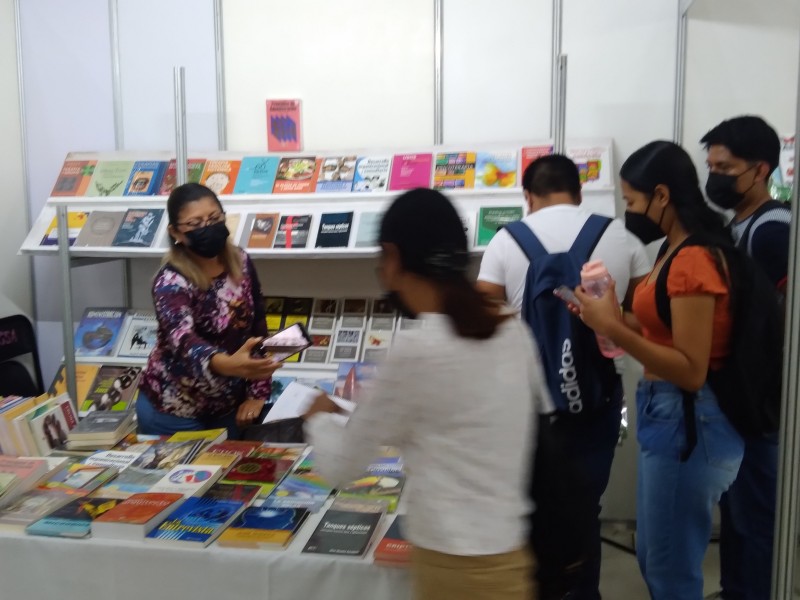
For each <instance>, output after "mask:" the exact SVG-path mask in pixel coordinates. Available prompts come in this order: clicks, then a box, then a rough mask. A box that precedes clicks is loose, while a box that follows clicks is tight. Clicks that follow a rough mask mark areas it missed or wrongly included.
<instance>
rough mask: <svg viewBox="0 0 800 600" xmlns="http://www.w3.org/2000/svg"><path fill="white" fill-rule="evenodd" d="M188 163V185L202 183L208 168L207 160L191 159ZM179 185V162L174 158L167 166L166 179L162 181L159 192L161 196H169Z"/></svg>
mask: <svg viewBox="0 0 800 600" xmlns="http://www.w3.org/2000/svg"><path fill="white" fill-rule="evenodd" d="M186 162H187V171H188V173H187V175H186V183H200V179H201V177H202V176H203V169H205V166H206V159H205V158H190V159H189V160H188V161H186ZM177 185H178V168H177V161H176V160H175V159H174V158H173V159H172V160H170V161H169V164H168V165H167V169H166V172H165V173H164V177H163V179H162V180H161V186H160V187H159V190H158V195H159V196H169V195H170V193H172V190H174V189H175V186H177Z"/></svg>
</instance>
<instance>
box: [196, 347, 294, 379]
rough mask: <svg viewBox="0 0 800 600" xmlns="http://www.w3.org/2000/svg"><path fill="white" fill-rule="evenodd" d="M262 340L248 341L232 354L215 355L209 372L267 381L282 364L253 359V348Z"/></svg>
mask: <svg viewBox="0 0 800 600" xmlns="http://www.w3.org/2000/svg"><path fill="white" fill-rule="evenodd" d="M261 341H262V338H257V337H253V338H250V339H248V340H247V341H246V342H245V343H244V344H242V346H241V348H239V349H238V350H237V351H236V352H234V353H233V354H215V355H214V356H213V357H212V358H211V370H212V371H214V372H215V373H217V374H219V375H224V376H227V377H241V378H242V379H269V378H270V377H272V374H273V373H275V371H277V370H278V369H280V368H281V367H282V366H283V364H282V363H280V362H277V361H274V360H272V359H271V358H258V357H253V356H252V352H253V348H255V346H256V345H257V344H260V343H261Z"/></svg>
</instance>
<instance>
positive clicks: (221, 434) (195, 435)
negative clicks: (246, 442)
mask: <svg viewBox="0 0 800 600" xmlns="http://www.w3.org/2000/svg"><path fill="white" fill-rule="evenodd" d="M227 437H228V430H227V429H225V428H224V427H223V428H221V429H206V430H203V431H179V432H178V433H175V434H173V435H172V437H170V438H169V439H168V440H167V441H168V442H194V441H197V440H203V441H206V442H222V441H224V440H225V439H227Z"/></svg>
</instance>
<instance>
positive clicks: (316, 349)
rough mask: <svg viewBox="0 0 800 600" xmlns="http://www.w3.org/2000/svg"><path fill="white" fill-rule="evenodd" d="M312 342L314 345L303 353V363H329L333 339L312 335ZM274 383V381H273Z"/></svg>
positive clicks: (327, 335)
mask: <svg viewBox="0 0 800 600" xmlns="http://www.w3.org/2000/svg"><path fill="white" fill-rule="evenodd" d="M309 335H311V341H312V343H313V345H312V346H311V347H310V348H306V349H305V351H304V352H303V362H306V363H326V362H328V359H329V356H330V350H331V339H332V337H331V336H330V335H329V334H325V333H312V334H309ZM273 381H274V379H273Z"/></svg>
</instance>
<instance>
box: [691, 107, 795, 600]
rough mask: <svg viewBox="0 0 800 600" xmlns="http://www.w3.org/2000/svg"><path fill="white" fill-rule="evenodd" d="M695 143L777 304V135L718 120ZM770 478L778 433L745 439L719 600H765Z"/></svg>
mask: <svg viewBox="0 0 800 600" xmlns="http://www.w3.org/2000/svg"><path fill="white" fill-rule="evenodd" d="M700 143H702V144H704V145H705V148H706V150H707V152H708V156H707V159H706V163H707V164H708V169H709V174H708V181H707V183H706V194H707V196H708V199H709V200H710V201H711V203H712V204H714V205H716V206H717V207H719V208H721V209H725V210H733V212H734V217H733V220H732V221H731V224H730V230H731V233H732V234H733V239H734V240H735V241H736V244H737V247H738V248H739V249H740V250H742V251H743V252H746V253H747V254H748V255H750V256H751V257H752V258H753V260H754V261H755V262H756V264H758V265H759V266H760V267H761V269H762V271H763V272H764V273H765V274H766V276H767V277H768V278H769V280H770V281H771V283H772V285H774V286H775V288H776V290H777V292H778V294H779V296H780V297H782V296H783V294H784V292H785V289H786V280H787V273H788V268H789V227H790V223H791V211H790V210H789V207H788V205H786V204H783V203H782V202H778V201H776V200H772V199H771V198H770V194H769V180H770V176H771V174H772V173H773V172H774V171H775V169H776V168H777V167H778V164H779V159H780V149H781V144H780V139H779V138H778V134H777V133H775V130H774V129H773V128H772V127H770V126H769V125H768V124H767V123H766V122H765V121H764V120H763V119H761V118H760V117H756V116H742V117H736V118H733V119H729V120H727V121H723V122H722V123H720V124H719V125H717V126H716V127H714V128H713V129H712V130H710V131H709V132H708V133H706V134H705V136H703V139H701V140H700ZM753 310H758V307H753ZM765 393H766V392H765ZM777 478H778V434H777V431H765V432H762V433H759V434H756V435H750V436H747V437H746V438H745V451H744V458H743V459H742V465H741V467H740V468H739V474H738V476H737V478H736V481H734V483H733V485H731V487H730V489H729V490H728V491H727V492H726V493H725V494H724V495H723V496H722V499H721V500H720V516H721V528H720V571H721V577H720V581H721V584H722V592H721V597H722V598H725V599H726V600H759V599H761V598H768V597H769V594H770V585H771V577H772V544H773V538H774V528H775V502H776V490H777Z"/></svg>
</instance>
